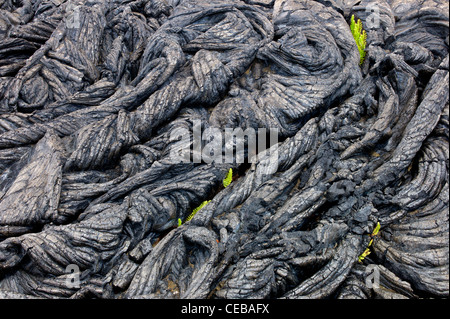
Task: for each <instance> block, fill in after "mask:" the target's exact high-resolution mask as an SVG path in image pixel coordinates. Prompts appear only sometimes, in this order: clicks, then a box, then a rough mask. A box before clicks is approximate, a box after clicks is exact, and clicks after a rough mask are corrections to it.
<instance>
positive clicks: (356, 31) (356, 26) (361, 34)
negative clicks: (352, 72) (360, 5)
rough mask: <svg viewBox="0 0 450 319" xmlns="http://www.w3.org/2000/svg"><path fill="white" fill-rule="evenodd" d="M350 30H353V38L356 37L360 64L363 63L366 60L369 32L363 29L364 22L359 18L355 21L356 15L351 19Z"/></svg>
mask: <svg viewBox="0 0 450 319" xmlns="http://www.w3.org/2000/svg"><path fill="white" fill-rule="evenodd" d="M350 30H351V31H352V35H353V38H354V39H355V42H356V45H357V47H358V51H359V64H360V65H361V64H362V63H363V62H364V58H365V57H366V51H365V49H366V43H367V33H366V31H365V30H363V26H362V22H361V20H360V19H358V21H357V22H355V16H354V15H352V17H351V19H350Z"/></svg>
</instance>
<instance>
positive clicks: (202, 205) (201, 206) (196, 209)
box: [184, 200, 210, 223]
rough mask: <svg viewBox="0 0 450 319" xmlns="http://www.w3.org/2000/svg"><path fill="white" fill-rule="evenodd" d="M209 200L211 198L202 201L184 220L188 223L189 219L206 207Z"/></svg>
mask: <svg viewBox="0 0 450 319" xmlns="http://www.w3.org/2000/svg"><path fill="white" fill-rule="evenodd" d="M209 202H210V200H205V201H204V202H202V203H201V204H200V205H199V206H198V207H197V208H195V209H194V210H193V211H192V213H191V214H190V215H189V216H188V217H187V218H186V220H185V221H184V222H185V223H187V222H188V221H190V220H191V219H192V218H193V217H194V216H195V214H197V212H198V211H199V210H200V209H202V208H203V207H205V206H206V205H207V204H208V203H209Z"/></svg>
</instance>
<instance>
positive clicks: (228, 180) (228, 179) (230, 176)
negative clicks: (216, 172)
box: [223, 168, 233, 187]
mask: <svg viewBox="0 0 450 319" xmlns="http://www.w3.org/2000/svg"><path fill="white" fill-rule="evenodd" d="M232 179H233V169H232V168H230V169H229V171H228V173H227V176H226V177H225V179H224V180H223V186H224V187H227V186H228V185H230V184H231V181H232Z"/></svg>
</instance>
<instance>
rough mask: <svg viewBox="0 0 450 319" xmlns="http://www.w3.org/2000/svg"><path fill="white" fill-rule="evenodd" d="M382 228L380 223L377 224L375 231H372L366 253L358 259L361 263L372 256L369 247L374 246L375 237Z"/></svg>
mask: <svg viewBox="0 0 450 319" xmlns="http://www.w3.org/2000/svg"><path fill="white" fill-rule="evenodd" d="M380 228H381V225H380V223H379V222H377V226H375V229H374V230H373V231H372V234H370V235H369V236H370V241H369V244H368V245H367V248H366V250H364V252H363V253H362V254H361V255H359V257H358V259H359V262H362V261H363V260H364V258H366V257H367V256H368V255H369V254H370V248H369V247H370V246H371V245H372V243H373V239H374V237H375V236H377V235H378V233H379V232H380Z"/></svg>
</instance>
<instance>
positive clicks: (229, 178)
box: [178, 168, 233, 227]
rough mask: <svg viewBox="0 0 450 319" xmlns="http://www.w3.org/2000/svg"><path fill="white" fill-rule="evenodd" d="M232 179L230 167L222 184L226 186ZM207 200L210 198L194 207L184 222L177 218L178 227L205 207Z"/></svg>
mask: <svg viewBox="0 0 450 319" xmlns="http://www.w3.org/2000/svg"><path fill="white" fill-rule="evenodd" d="M232 179H233V169H231V168H230V169H229V170H228V173H227V176H225V178H224V180H223V181H222V183H223V186H224V187H228V185H230V184H231V181H232ZM209 202H210V200H205V201H203V202H202V203H201V204H200V205H199V206H198V207H196V208H195V209H194V210H193V211H192V213H191V214H190V215H189V216H188V217H187V218H186V219H185V221H184V222H183V221H182V220H181V218H178V227H180V226H181V225H182V224H184V223H186V222H188V221H190V220H191V219H192V218H193V217H194V216H195V214H197V212H198V211H199V210H200V209H202V208H203V207H205V206H206V205H207V204H208V203H209Z"/></svg>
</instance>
